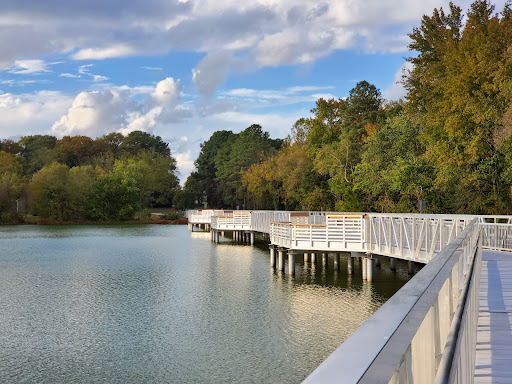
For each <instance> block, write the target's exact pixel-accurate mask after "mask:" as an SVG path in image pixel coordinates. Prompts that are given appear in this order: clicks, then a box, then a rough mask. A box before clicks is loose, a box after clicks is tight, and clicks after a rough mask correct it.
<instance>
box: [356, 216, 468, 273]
mask: <svg viewBox="0 0 512 384" xmlns="http://www.w3.org/2000/svg"><path fill="white" fill-rule="evenodd" d="M472 219H474V216H454V215H418V214H367V226H366V229H367V233H366V239H367V241H366V248H365V251H366V252H370V253H376V254H379V255H383V256H389V257H398V258H401V259H406V260H412V261H417V262H421V263H428V262H429V261H430V260H432V259H433V258H434V256H435V255H437V254H438V253H439V252H440V251H441V250H442V249H443V248H444V247H445V246H446V245H447V244H449V243H450V242H451V241H452V240H453V239H455V237H456V236H457V235H458V234H459V233H460V232H461V231H462V230H463V229H464V228H465V227H466V226H467V225H468V224H469V223H470V222H471V220H472Z"/></svg>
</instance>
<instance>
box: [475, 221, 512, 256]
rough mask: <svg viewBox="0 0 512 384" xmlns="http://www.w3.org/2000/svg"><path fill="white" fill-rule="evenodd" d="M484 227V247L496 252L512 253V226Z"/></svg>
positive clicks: (495, 225)
mask: <svg viewBox="0 0 512 384" xmlns="http://www.w3.org/2000/svg"><path fill="white" fill-rule="evenodd" d="M481 227H482V246H483V247H484V248H486V249H491V250H494V251H509V252H510V251H512V225H511V224H497V223H485V224H481Z"/></svg>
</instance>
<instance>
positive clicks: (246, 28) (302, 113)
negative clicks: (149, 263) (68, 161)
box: [0, 0, 504, 182]
mask: <svg viewBox="0 0 512 384" xmlns="http://www.w3.org/2000/svg"><path fill="white" fill-rule="evenodd" d="M457 4H458V5H460V6H461V7H462V8H463V9H467V8H468V7H469V5H470V2H469V1H462V2H458V3H457ZM495 4H496V7H497V10H498V11H500V10H501V9H502V7H503V4H504V1H501V2H497V3H495ZM436 7H443V8H445V9H446V8H447V7H448V2H447V1H443V0H422V1H419V0H389V1H385V2H384V1H381V0H366V1H364V2H363V1H359V2H356V1H354V0H326V1H319V0H296V1H294V2H288V1H279V0H257V1H251V2H249V3H243V2H240V1H234V0H175V1H173V0H125V1H124V2H123V5H122V8H120V6H119V3H117V2H105V1H103V0H91V1H87V2H86V1H76V2H67V3H64V2H61V1H57V0H45V1H44V2H41V1H40V0H22V1H20V0H17V1H15V0H3V1H2V2H1V4H0V116H2V119H0V138H12V139H18V138H19V137H21V136H24V135H30V134H52V135H55V136H57V137H62V136H64V135H87V136H91V137H98V136H102V135H103V134H106V133H109V132H112V131H120V132H123V133H128V132H130V131H132V130H135V129H139V130H144V131H147V132H150V133H152V134H156V135H160V136H161V137H162V138H163V139H164V140H166V141H167V142H169V143H170V146H171V150H172V154H173V155H174V156H175V157H176V159H177V161H178V168H179V171H180V177H181V178H182V182H183V181H184V179H185V178H186V176H188V174H189V173H190V172H191V171H192V169H193V161H194V160H195V158H196V157H197V155H198V153H199V150H200V147H199V144H200V143H201V142H203V141H205V140H207V139H208V138H209V137H210V135H211V134H212V133H213V132H214V131H216V130H220V129H230V130H233V131H234V132H239V131H241V130H243V129H244V128H246V127H248V126H249V125H251V124H253V123H257V124H261V125H262V127H263V129H264V130H266V131H268V132H270V135H271V136H272V137H274V138H276V137H280V138H283V137H285V136H286V135H287V134H288V133H289V131H290V128H291V126H292V125H293V123H294V122H295V121H296V120H297V119H298V118H300V117H307V116H308V115H309V111H310V109H311V108H313V107H314V103H315V100H316V99H318V98H319V97H324V98H329V97H335V98H339V97H346V96H347V95H348V93H349V91H350V89H351V88H353V87H354V86H355V84H356V83H357V82H358V81H361V80H367V81H368V82H370V83H372V84H375V85H376V86H377V87H378V88H379V89H380V90H381V91H382V93H383V96H384V97H385V98H386V99H389V100H392V99H397V98H399V97H401V96H403V95H404V91H403V88H402V87H401V86H400V84H397V83H396V82H397V80H398V79H399V78H400V75H401V73H402V70H403V69H404V63H405V60H404V57H408V56H410V55H411V53H410V52H408V51H407V44H408V38H407V33H409V32H411V31H412V28H413V27H415V26H419V25H420V21H421V16H422V15H423V14H429V15H430V14H432V11H433V9H434V8H436Z"/></svg>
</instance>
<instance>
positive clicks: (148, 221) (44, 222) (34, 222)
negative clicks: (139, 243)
mask: <svg viewBox="0 0 512 384" xmlns="http://www.w3.org/2000/svg"><path fill="white" fill-rule="evenodd" d="M144 224H154V225H186V224H188V220H187V219H186V218H183V217H182V218H179V219H177V220H165V219H145V220H128V221H94V220H81V221H72V220H71V221H59V220H51V219H38V220H30V219H29V220H28V221H27V220H23V222H5V223H0V227H1V226H4V225H144Z"/></svg>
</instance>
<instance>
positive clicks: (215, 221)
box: [211, 211, 252, 231]
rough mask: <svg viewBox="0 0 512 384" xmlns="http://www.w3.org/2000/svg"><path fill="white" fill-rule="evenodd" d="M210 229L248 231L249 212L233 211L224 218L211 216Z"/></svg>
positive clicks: (250, 227) (249, 226)
mask: <svg viewBox="0 0 512 384" xmlns="http://www.w3.org/2000/svg"><path fill="white" fill-rule="evenodd" d="M211 225H212V229H214V230H217V231H222V230H231V231H242V230H247V231H250V230H251V229H252V225H251V211H233V212H228V214H227V215H224V216H213V217H212V220H211Z"/></svg>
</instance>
